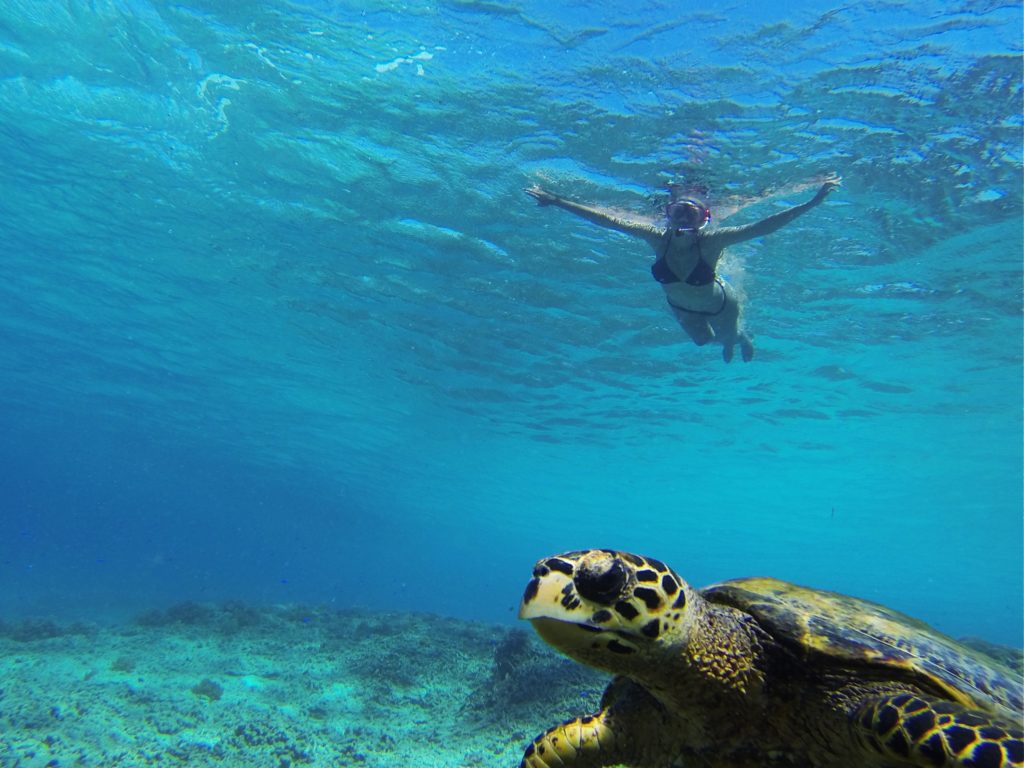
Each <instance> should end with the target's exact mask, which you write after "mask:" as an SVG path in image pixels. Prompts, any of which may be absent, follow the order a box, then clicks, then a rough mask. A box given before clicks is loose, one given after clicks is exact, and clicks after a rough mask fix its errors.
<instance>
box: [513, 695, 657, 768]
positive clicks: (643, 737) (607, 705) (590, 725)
mask: <svg viewBox="0 0 1024 768" xmlns="http://www.w3.org/2000/svg"><path fill="white" fill-rule="evenodd" d="M667 731H668V727H667V724H666V721H665V711H664V708H663V707H662V706H661V705H660V704H658V702H657V701H656V700H655V699H654V697H653V696H651V695H650V694H649V693H648V692H647V691H645V690H644V689H643V688H641V687H640V686H639V685H637V684H636V683H634V682H633V681H631V680H629V679H628V678H625V677H616V678H615V679H614V680H612V681H611V683H609V684H608V687H607V688H606V689H605V692H604V695H603V696H601V709H600V711H599V712H597V713H596V714H593V715H586V716H585V717H577V718H576V719H575V720H568V721H566V722H564V723H562V724H561V725H556V726H555V727H554V728H550V729H548V730H546V731H544V733H542V734H541V735H540V736H538V737H537V738H536V739H534V740H533V742H532V743H531V744H530V746H528V747H527V748H526V752H525V754H524V755H523V761H522V762H521V763H520V764H519V768H563V766H564V767H565V768H604V767H605V766H612V765H619V764H620V763H630V764H633V763H635V762H637V761H639V760H640V759H641V758H642V757H643V756H644V755H645V754H646V753H647V751H648V750H651V749H653V750H655V751H657V750H658V748H659V745H661V744H662V743H663V737H664V734H665V733H666V732H667ZM668 751H669V752H672V751H673V750H672V749H669V750H668ZM644 764H645V765H646V764H647V763H644Z"/></svg>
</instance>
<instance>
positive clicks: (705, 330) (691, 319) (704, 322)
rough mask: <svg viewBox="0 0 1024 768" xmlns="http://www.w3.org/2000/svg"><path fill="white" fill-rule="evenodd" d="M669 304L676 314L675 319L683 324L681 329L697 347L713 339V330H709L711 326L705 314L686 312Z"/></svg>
mask: <svg viewBox="0 0 1024 768" xmlns="http://www.w3.org/2000/svg"><path fill="white" fill-rule="evenodd" d="M669 306H670V307H672V314H674V315H675V316H676V320H678V321H679V324H680V325H681V326H683V330H684V331H686V332H687V333H688V334H689V336H690V338H691V339H693V343H694V344H696V345H697V346H698V347H703V346H704V345H705V344H707V343H708V342H709V341H713V340H714V338H715V332H714V331H713V330H711V326H710V325H709V324H708V317H707V315H701V314H699V313H696V312H687V311H686V310H685V309H679V308H678V307H673V306H672V305H671V304H669Z"/></svg>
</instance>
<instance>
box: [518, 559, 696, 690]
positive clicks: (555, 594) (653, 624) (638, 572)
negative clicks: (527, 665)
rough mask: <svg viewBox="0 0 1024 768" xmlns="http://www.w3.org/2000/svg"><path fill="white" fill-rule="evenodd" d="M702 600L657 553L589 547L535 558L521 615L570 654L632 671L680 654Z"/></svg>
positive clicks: (604, 666) (594, 664)
mask: <svg viewBox="0 0 1024 768" xmlns="http://www.w3.org/2000/svg"><path fill="white" fill-rule="evenodd" d="M702 600H703V599H702V598H701V597H700V596H699V595H698V594H697V593H696V592H694V590H693V589H692V588H691V587H690V585H689V584H687V583H686V582H685V581H683V580H682V579H681V578H679V576H678V575H676V573H675V571H673V570H672V569H671V568H669V567H668V566H666V565H665V564H664V563H662V562H660V561H658V560H654V559H653V558H649V557H640V556H639V555H632V554H629V553H627V552H616V551H614V550H610V549H591V550H586V551H580V552H566V553H565V554H561V555H555V556H554V557H547V558H544V559H543V560H539V561H538V562H537V564H536V565H535V566H534V569H533V578H532V579H531V580H530V583H529V584H527V585H526V591H525V592H524V593H523V600H522V603H520V605H519V618H521V619H528V620H529V621H530V622H531V623H532V624H533V627H534V629H535V630H536V631H537V634H539V635H540V636H541V637H542V638H543V639H544V640H545V641H546V642H547V643H548V644H550V645H552V646H554V647H555V648H557V649H558V650H559V651H561V652H562V653H564V654H566V655H567V656H570V657H571V658H574V659H576V660H577V661H580V662H582V663H584V664H587V665H589V666H592V667H596V668H598V669H603V670H606V671H608V672H614V673H617V674H626V675H630V674H631V672H634V671H636V670H643V669H650V668H651V667H650V662H651V660H652V658H657V657H665V656H666V654H672V655H676V654H678V652H679V650H680V649H681V647H683V646H685V644H686V643H687V640H688V638H689V635H690V630H691V628H692V625H693V612H694V608H695V606H696V605H697V604H698V603H701V602H702Z"/></svg>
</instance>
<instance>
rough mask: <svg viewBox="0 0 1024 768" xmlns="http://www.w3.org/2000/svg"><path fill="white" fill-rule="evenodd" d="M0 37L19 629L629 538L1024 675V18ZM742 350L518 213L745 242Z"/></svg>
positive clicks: (306, 596)
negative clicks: (598, 211) (36, 621)
mask: <svg viewBox="0 0 1024 768" xmlns="http://www.w3.org/2000/svg"><path fill="white" fill-rule="evenodd" d="M602 5H604V6H607V7H604V8H599V9H595V8H594V7H593V4H590V3H583V2H566V3H561V4H558V3H555V4H550V3H540V2H524V3H518V4H517V3H510V2H498V1H496V2H491V1H490V0H480V1H479V2H472V1H470V0H447V1H446V2H437V3H408V4H407V3H383V2H382V3H373V4H361V3H348V2H321V3H312V2H311V3H284V2H270V3H255V2H252V3H250V2H236V1H234V0H232V1H231V2H227V1H226V0H225V1H224V2H201V3H184V4H177V3H146V2H75V1H74V0H72V1H70V2H67V3H62V4H56V3H37V2H28V1H27V0H26V1H25V2H21V1H19V0H9V1H8V2H5V3H4V4H3V5H2V7H0V223H2V233H3V235H2V245H0V278H2V279H0V339H2V344H0V403H2V405H0V435H2V440H0V467H3V472H2V475H0V616H6V615H16V614H54V613H55V614H58V615H76V616H77V615H87V616H94V617H106V616H112V615H116V614H124V613H130V612H132V611H136V610H139V609H141V608H149V607H153V606H161V605H165V604H167V603H169V602H171V601H175V600H181V599H200V600H205V599H210V600H212V599H224V598H232V599H243V600H251V601H259V602H309V603H321V602H322V603H328V604H334V605H338V606H367V607H374V608H386V609H401V610H405V609H409V610H425V611H432V612H437V613H442V614H448V615H452V616H457V617H462V618H474V619H484V620H488V621H498V622H513V621H514V609H515V606H516V604H517V601H518V597H519V594H520V592H521V589H522V587H523V585H524V584H525V582H526V580H527V579H528V577H529V571H530V568H531V566H532V563H533V561H534V560H535V559H537V558H539V557H541V556H544V555H547V554H551V553H554V552H557V551H561V550H565V549H576V548H585V547H592V546H608V547H615V548H621V549H629V550H635V551H639V552H643V553H646V554H650V555H652V556H655V557H658V558H660V559H663V560H665V561H667V562H669V563H670V564H671V565H673V566H674V567H675V568H676V570H677V571H679V572H680V574H681V575H683V576H684V577H685V578H688V579H689V580H691V581H692V582H693V583H695V584H697V585H702V584H706V583H710V582H712V581H715V580H718V579H722V578H729V577H733V576H741V575H755V574H766V575H773V576H778V577H781V578H786V579H791V580H794V581H798V582H801V583H805V584H810V585H814V586H821V587H826V588H830V589H835V590H839V591H843V592H849V593H852V594H856V595H859V596H862V597H866V598H869V599H873V600H878V601H881V602H885V603H888V604H890V605H892V606H894V607H896V608H898V609H900V610H904V611H906V612H909V613H911V614H914V615H916V616H919V617H921V618H923V619H925V620H927V621H930V622H931V623H933V624H935V625H936V626H937V627H938V628H940V629H942V630H944V631H947V632H950V633H952V634H954V635H966V634H970V635H980V636H983V637H986V638H989V639H991V640H996V641H1001V642H1005V643H1014V644H1017V645H1020V644H1022V642H1024V640H1022V617H1021V614H1022V609H1021V606H1022V603H1024V588H1022V565H1024V556H1022V536H1024V532H1022V502H1021V489H1022V470H1021V468H1022V426H1021V404H1022V386H1021V380H1022V379H1021V352H1022V344H1021V330H1022V328H1021V265H1022V246H1021V243H1022V228H1021V221H1022V210H1024V206H1022V176H1021V161H1022V155H1021V139H1022V118H1021V114H1020V110H1021V82H1022V70H1021V56H1020V54H1021V50H1020V48H1021V40H1020V29H1021V23H1022V13H1021V8H1020V5H1019V3H1002V2H998V1H993V2H983V3H978V2H971V3H963V4H960V5H950V4H948V3H937V2H914V3H890V2H869V3H863V4H858V5H855V6H849V7H841V6H832V5H828V4H823V3H814V2H804V3H787V4H785V5H784V6H783V7H778V6H774V5H771V4H762V3H754V2H744V1H742V0H741V1H740V2H736V3H731V4H728V5H726V4H717V3H711V4H707V5H704V6H701V7H699V9H697V10H692V11H691V10H687V8H686V7H685V6H682V5H680V4H670V3H663V2H636V3H630V4H628V6H629V7H628V8H625V9H623V10H618V9H614V8H612V6H613V5H622V4H610V3H609V4H602ZM833 170H834V171H837V172H839V173H840V174H842V176H843V177H844V184H843V187H842V189H840V190H839V191H838V192H836V193H835V194H834V195H832V196H831V197H830V198H829V199H828V201H827V202H826V203H825V204H824V205H822V206H821V207H819V208H817V209H815V210H814V211H812V212H810V213H808V214H807V215H805V216H803V217H802V218H800V219H798V220H797V221H796V222H795V223H793V224H792V225H790V226H789V227H787V228H785V229H784V230H782V231H780V232H779V233H777V234H775V235H773V236H771V237H769V238H766V239H763V240H758V241H754V242H751V243H747V244H743V245H741V246H738V247H735V248H734V249H732V251H731V254H730V257H729V260H728V262H727V263H726V264H725V266H724V268H723V273H724V274H725V276H726V277H727V278H728V279H729V280H731V281H732V282H733V283H734V284H737V285H739V286H741V287H742V289H743V290H744V291H745V292H746V294H747V295H748V297H749V304H748V307H747V323H748V327H749V329H750V331H751V332H752V333H753V334H754V336H755V340H756V344H757V348H758V351H757V356H756V358H755V359H754V361H753V362H751V363H749V364H746V365H744V364H742V363H739V362H735V363H733V364H732V365H729V366H727V365H725V364H724V363H723V362H722V360H721V358H720V354H719V351H718V350H717V348H710V347H708V348H701V349H699V348H696V347H694V346H692V345H691V344H689V343H688V341H687V340H686V338H685V336H684V334H683V333H682V331H681V330H680V329H679V328H678V327H677V326H676V325H675V321H674V320H673V318H672V317H671V315H670V314H669V312H668V310H667V308H666V307H665V305H664V298H663V295H662V292H661V290H660V288H659V287H658V286H657V285H656V284H655V283H654V282H653V281H652V280H651V279H650V275H649V272H648V268H649V263H650V261H651V255H650V253H649V252H648V249H647V247H646V246H644V245H643V244H642V243H638V242H634V241H631V240H629V239H627V238H625V237H623V236H620V235H616V234H612V233H609V232H606V231H602V230H598V229H596V228H594V227H592V226H589V225H587V224H586V223H584V222H581V221H579V220H576V219H573V218H572V217H570V216H568V215H565V214H564V213H561V212H559V211H555V210H552V209H539V208H537V207H536V206H535V205H534V204H533V203H532V202H531V201H530V200H529V199H528V198H527V197H526V196H525V195H524V194H523V193H522V189H523V188H524V187H526V186H529V185H530V184H532V183H538V182H539V183H542V184H544V185H545V186H548V187H550V188H552V189H555V190H557V191H558V192H560V193H561V194H564V195H568V196H571V197H574V198H577V199H580V200H584V201H589V202H592V203H595V204H599V205H602V206H607V207H611V208H616V209H620V210H623V211H627V212H630V213H631V214H632V215H638V216H639V215H644V216H655V215H656V212H657V207H658V205H659V204H660V202H663V201H664V190H665V187H666V185H667V184H668V183H670V182H673V181H684V182H686V183H690V184H699V185H703V186H706V187H708V188H709V189H710V192H709V194H708V198H709V200H710V202H711V205H712V207H713V208H714V209H715V210H716V211H718V212H721V214H722V215H721V216H719V220H720V221H721V220H726V217H725V214H729V213H731V214H732V215H730V216H728V218H727V221H728V223H730V224H731V223H740V222H743V221H753V220H756V219H757V218H758V217H761V216H764V215H767V214H768V213H770V212H772V211H774V210H777V209H778V208H779V207H780V206H784V205H791V204H795V203H797V202H801V201H803V200H805V199H807V198H809V196H810V195H811V194H812V188H813V187H812V186H809V185H811V184H812V182H813V180H814V179H819V178H820V177H821V176H822V174H824V173H826V172H828V171H833Z"/></svg>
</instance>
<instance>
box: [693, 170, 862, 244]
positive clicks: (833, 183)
mask: <svg viewBox="0 0 1024 768" xmlns="http://www.w3.org/2000/svg"><path fill="white" fill-rule="evenodd" d="M840 184H842V179H841V178H840V177H839V176H838V175H836V174H832V175H831V176H829V177H828V178H826V179H825V182H824V183H823V184H822V185H821V188H820V189H819V190H818V191H817V193H815V195H814V197H812V198H811V199H810V200H808V201H807V202H806V203H801V204H800V205H794V206H793V207H792V208H787V209H786V210H784V211H780V212H779V213H775V214H772V215H771V216H769V217H768V218H766V219H761V221H757V222H754V223H753V224H744V225H742V226H739V227H722V228H721V229H717V230H715V231H714V232H711V233H710V235H709V237H710V238H713V239H715V240H717V241H718V243H717V244H719V246H720V247H721V248H726V247H728V246H730V245H733V244H735V243H742V242H743V241H744V240H752V239H754V238H755V237H762V236H763V235H770V234H771V233H772V232H775V231H777V230H779V229H781V228H782V227H784V226H786V225H787V224H789V223H790V222H791V221H793V219H795V218H796V217H797V216H800V215H801V214H804V213H807V211H809V210H811V208H814V207H815V206H817V205H820V204H821V202H822V201H823V200H824V199H825V198H826V197H828V194H829V193H830V192H831V191H832V190H834V189H837V188H838V187H839V185H840Z"/></svg>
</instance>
